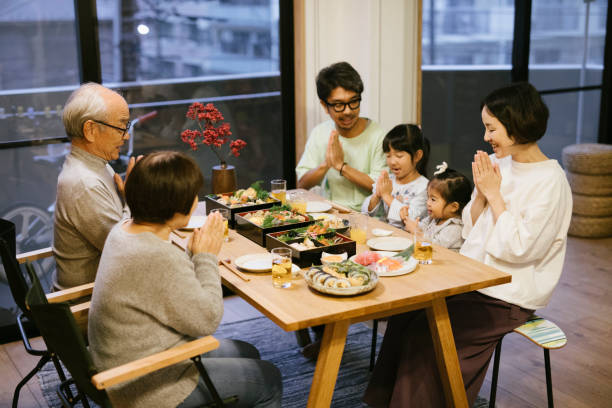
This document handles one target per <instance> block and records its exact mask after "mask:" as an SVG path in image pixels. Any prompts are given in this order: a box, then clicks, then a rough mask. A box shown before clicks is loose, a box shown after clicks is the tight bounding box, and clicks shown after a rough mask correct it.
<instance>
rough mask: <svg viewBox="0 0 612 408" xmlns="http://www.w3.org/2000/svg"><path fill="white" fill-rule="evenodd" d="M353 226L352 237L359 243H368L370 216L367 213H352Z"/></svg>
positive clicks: (350, 220)
mask: <svg viewBox="0 0 612 408" xmlns="http://www.w3.org/2000/svg"><path fill="white" fill-rule="evenodd" d="M349 223H350V226H351V239H352V240H353V241H355V242H356V243H357V244H359V245H363V244H365V243H366V240H367V237H368V216H367V215H366V214H352V215H350V216H349Z"/></svg>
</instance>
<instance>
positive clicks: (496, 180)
mask: <svg viewBox="0 0 612 408" xmlns="http://www.w3.org/2000/svg"><path fill="white" fill-rule="evenodd" d="M472 176H473V178H474V186H475V187H476V197H475V198H474V202H473V204H472V209H471V215H472V223H475V222H476V220H477V219H478V217H479V216H480V214H481V213H482V211H483V209H484V207H485V206H486V205H487V204H489V205H490V206H491V210H492V211H493V218H494V219H495V221H497V218H498V217H499V216H500V215H501V214H502V213H503V212H504V211H506V204H505V203H504V200H503V198H502V195H501V181H502V176H501V172H500V170H499V165H498V164H497V163H492V162H491V158H490V157H489V155H488V154H487V153H485V152H483V151H482V150H478V151H477V152H476V154H475V155H474V161H473V162H472Z"/></svg>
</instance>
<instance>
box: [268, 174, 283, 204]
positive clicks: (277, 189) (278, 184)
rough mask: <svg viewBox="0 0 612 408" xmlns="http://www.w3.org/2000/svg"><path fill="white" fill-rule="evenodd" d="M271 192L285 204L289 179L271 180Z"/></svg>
mask: <svg viewBox="0 0 612 408" xmlns="http://www.w3.org/2000/svg"><path fill="white" fill-rule="evenodd" d="M270 185H271V188H270V194H272V197H274V198H276V199H277V200H280V201H281V203H282V204H283V205H284V204H285V203H286V202H287V181H286V180H283V179H276V180H272V181H271V182H270Z"/></svg>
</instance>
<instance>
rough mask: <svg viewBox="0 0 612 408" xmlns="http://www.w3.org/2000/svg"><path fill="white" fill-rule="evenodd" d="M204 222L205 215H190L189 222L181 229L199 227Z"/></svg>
mask: <svg viewBox="0 0 612 408" xmlns="http://www.w3.org/2000/svg"><path fill="white" fill-rule="evenodd" d="M205 222H206V216H205V215H192V216H191V218H190V219H189V223H188V224H187V225H186V226H184V227H183V228H181V229H185V230H193V229H196V228H201V227H202V226H203V225H204V223H205Z"/></svg>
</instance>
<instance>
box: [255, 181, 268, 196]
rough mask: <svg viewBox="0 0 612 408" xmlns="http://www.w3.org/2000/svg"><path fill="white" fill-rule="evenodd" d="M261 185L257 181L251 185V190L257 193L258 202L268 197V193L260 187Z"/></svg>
mask: <svg viewBox="0 0 612 408" xmlns="http://www.w3.org/2000/svg"><path fill="white" fill-rule="evenodd" d="M261 183H263V181H261V180H257V181H256V182H254V183H253V184H251V188H252V189H253V190H255V191H256V192H257V198H258V199H259V200H267V199H268V197H270V193H269V192H268V191H266V190H265V189H264V188H263V187H262V186H261Z"/></svg>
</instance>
